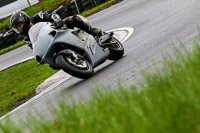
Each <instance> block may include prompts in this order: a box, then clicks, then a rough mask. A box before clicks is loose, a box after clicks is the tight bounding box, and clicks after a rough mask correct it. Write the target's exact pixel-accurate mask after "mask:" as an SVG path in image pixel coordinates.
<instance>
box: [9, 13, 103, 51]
mask: <svg viewBox="0 0 200 133" xmlns="http://www.w3.org/2000/svg"><path fill="white" fill-rule="evenodd" d="M38 22H51V23H52V25H53V26H54V27H55V28H58V27H60V26H61V25H63V23H65V24H66V25H67V27H69V28H74V27H77V28H80V29H81V30H84V31H86V32H87V33H89V34H91V35H93V36H94V37H99V36H101V35H102V31H101V30H100V29H98V28H93V27H91V25H90V24H89V23H88V21H87V19H86V18H84V17H82V16H79V15H74V16H69V17H67V18H65V19H64V20H61V19H60V17H59V15H57V14H56V13H54V12H53V13H51V14H49V13H47V12H39V13H37V14H35V15H34V16H32V17H29V16H28V15H27V14H26V13H25V12H23V11H17V12H15V13H14V14H12V16H11V18H10V25H11V27H12V29H13V30H14V31H15V32H16V33H18V34H22V35H23V36H24V40H25V42H26V43H27V44H28V46H29V47H31V48H32V45H31V42H30V39H29V36H28V31H29V29H30V28H31V27H32V26H33V25H34V24H36V23H38Z"/></svg>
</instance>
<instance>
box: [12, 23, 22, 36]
mask: <svg viewBox="0 0 200 133" xmlns="http://www.w3.org/2000/svg"><path fill="white" fill-rule="evenodd" d="M23 27H24V23H22V22H20V23H18V24H16V25H14V26H13V27H12V29H13V30H14V31H15V32H16V33H18V34H19V33H21V31H22V29H23Z"/></svg>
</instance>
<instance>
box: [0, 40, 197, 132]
mask: <svg viewBox="0 0 200 133" xmlns="http://www.w3.org/2000/svg"><path fill="white" fill-rule="evenodd" d="M194 44H195V46H194V50H193V51H192V52H191V51H190V52H189V51H187V50H185V49H183V50H182V51H183V52H180V50H177V52H176V59H175V60H173V61H172V60H165V61H164V67H163V68H162V69H160V70H158V71H157V72H154V73H151V74H149V73H145V74H143V75H144V79H145V80H144V82H143V84H141V86H140V87H138V88H136V87H134V86H132V87H130V88H126V87H124V86H122V85H120V84H119V87H118V89H115V90H113V89H111V88H104V89H103V90H102V89H99V90H98V91H96V92H94V93H93V94H92V97H91V99H92V100H89V101H87V102H86V103H83V102H81V100H80V101H79V102H77V103H75V102H73V101H72V103H73V104H72V105H68V104H66V103H65V102H64V101H63V102H60V103H59V108H57V109H55V110H53V111H52V115H53V120H45V119H43V121H41V120H35V119H34V118H33V117H29V118H28V119H29V120H31V121H28V123H27V124H25V125H23V126H24V128H17V127H16V126H14V124H12V125H13V126H12V127H11V126H10V125H11V124H4V125H3V124H2V125H0V129H1V130H2V131H4V132H16V131H17V130H18V131H19V132H26V131H27V130H28V131H30V132H32V133H34V132H35V131H37V132H38V133H46V132H48V133H64V132H68V133H70V132H81V133H91V132H92V133H94V132H99V133H101V132H109V133H124V132H126V133H133V132H134V133H161V132H162V133H199V132H200V117H199V112H200V81H199V79H200V61H199V60H200V43H199V41H194ZM110 90H112V91H110ZM138 90H140V91H138ZM30 125H31V126H30Z"/></svg>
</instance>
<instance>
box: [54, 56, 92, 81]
mask: <svg viewBox="0 0 200 133" xmlns="http://www.w3.org/2000/svg"><path fill="white" fill-rule="evenodd" d="M55 61H56V64H57V65H58V66H59V67H60V68H61V69H62V70H63V71H65V72H67V73H68V74H70V75H72V76H74V77H77V78H82V79H88V78H90V77H92V76H93V74H94V69H93V67H92V66H91V64H90V63H89V62H88V61H87V60H85V59H84V58H82V57H79V56H77V55H76V54H75V53H74V54H73V55H71V56H69V55H65V54H60V55H58V56H57V57H56V59H55Z"/></svg>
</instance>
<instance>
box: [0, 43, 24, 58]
mask: <svg viewBox="0 0 200 133" xmlns="http://www.w3.org/2000/svg"><path fill="white" fill-rule="evenodd" d="M24 43H25V42H24V40H22V41H19V42H17V43H15V44H14V45H11V46H9V47H7V48H4V49H1V50H0V55H1V54H4V53H6V52H9V51H11V50H13V49H16V48H18V47H20V46H22V45H24Z"/></svg>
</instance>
